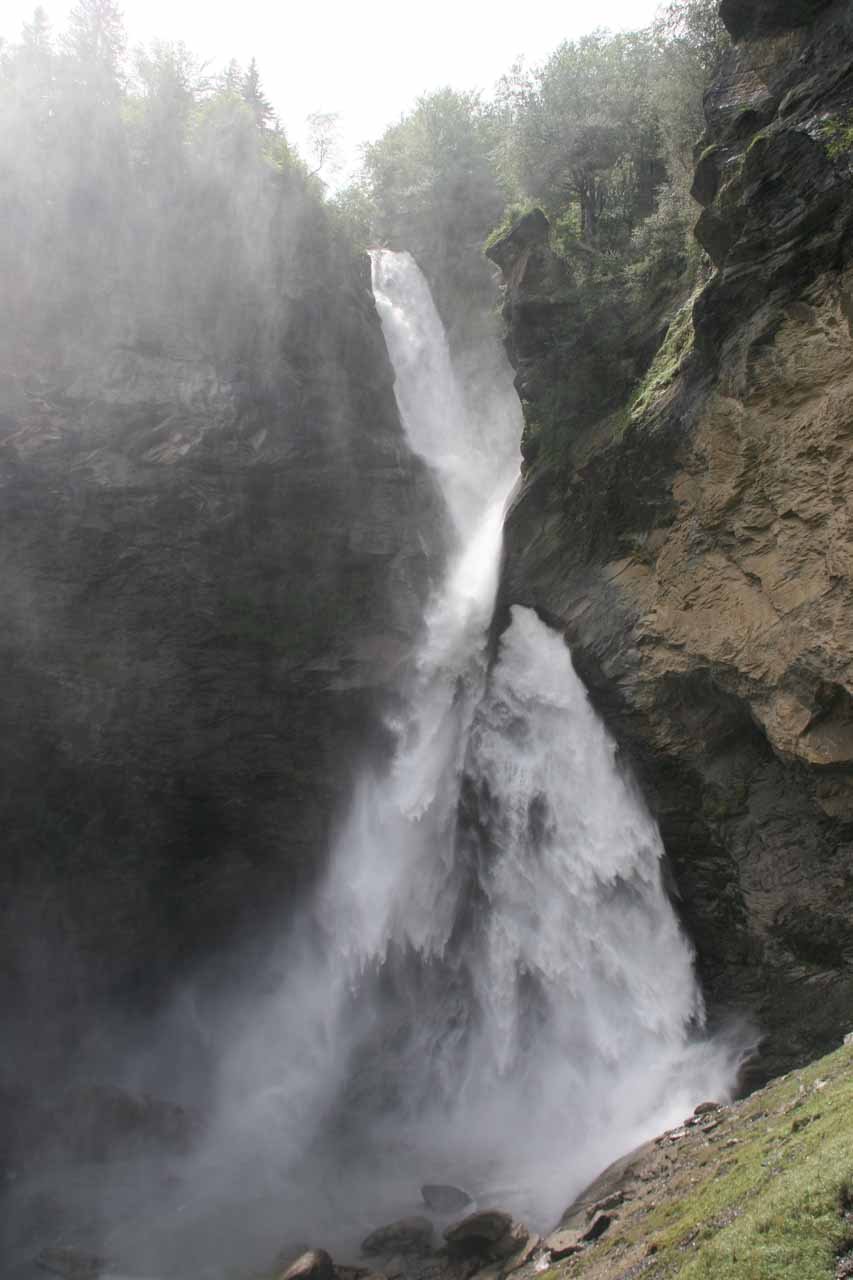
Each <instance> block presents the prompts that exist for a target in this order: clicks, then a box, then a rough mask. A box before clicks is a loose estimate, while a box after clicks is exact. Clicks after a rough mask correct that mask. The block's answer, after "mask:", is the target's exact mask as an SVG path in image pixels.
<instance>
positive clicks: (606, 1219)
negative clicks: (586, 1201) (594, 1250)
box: [581, 1213, 613, 1244]
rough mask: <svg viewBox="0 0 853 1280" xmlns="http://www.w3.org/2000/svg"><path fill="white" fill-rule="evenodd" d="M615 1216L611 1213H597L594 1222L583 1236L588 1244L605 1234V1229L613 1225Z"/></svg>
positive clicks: (582, 1238)
mask: <svg viewBox="0 0 853 1280" xmlns="http://www.w3.org/2000/svg"><path fill="white" fill-rule="evenodd" d="M612 1222H613V1216H612V1214H609V1213H597V1214H596V1215H595V1217H594V1218H593V1220H592V1222H591V1223H590V1224H589V1226H588V1227H587V1229H586V1231H584V1233H583V1235H582V1236H581V1240H583V1241H584V1242H585V1243H586V1244H592V1242H593V1241H594V1240H598V1239H600V1238H601V1236H603V1235H604V1233H605V1231H607V1230H608V1228H609V1227H610V1226H611V1224H612Z"/></svg>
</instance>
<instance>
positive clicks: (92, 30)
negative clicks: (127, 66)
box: [62, 0, 127, 82]
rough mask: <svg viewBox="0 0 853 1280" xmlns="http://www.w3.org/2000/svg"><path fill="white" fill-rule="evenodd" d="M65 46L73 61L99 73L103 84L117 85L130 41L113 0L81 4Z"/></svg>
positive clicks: (74, 13) (80, 1) (71, 19)
mask: <svg viewBox="0 0 853 1280" xmlns="http://www.w3.org/2000/svg"><path fill="white" fill-rule="evenodd" d="M62 43H63V46H64V48H65V51H66V52H67V53H68V54H70V56H71V57H72V58H74V59H76V61H77V62H79V63H80V64H82V66H83V67H85V68H87V69H88V70H89V71H90V72H96V73H99V74H100V78H101V79H102V80H103V81H104V82H106V81H113V82H116V81H118V79H119V75H120V71H121V66H122V62H123V60H124V55H125V49H126V45H127V41H126V38H125V32H124V22H123V20H122V15H121V10H120V9H119V8H118V6H117V5H116V4H115V3H114V0H78V3H77V4H76V5H75V6H74V8H73V9H72V10H71V13H70V14H69V17H68V28H67V30H66V32H65V35H64V37H63V42H62Z"/></svg>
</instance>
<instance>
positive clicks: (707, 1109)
mask: <svg viewBox="0 0 853 1280" xmlns="http://www.w3.org/2000/svg"><path fill="white" fill-rule="evenodd" d="M722 1109H723V1104H722V1103H721V1102H700V1103H699V1106H698V1107H694V1108H693V1114H694V1116H710V1115H713V1113H714V1112H715V1111H722Z"/></svg>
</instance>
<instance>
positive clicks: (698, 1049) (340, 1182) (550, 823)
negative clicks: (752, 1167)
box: [136, 250, 739, 1262]
mask: <svg viewBox="0 0 853 1280" xmlns="http://www.w3.org/2000/svg"><path fill="white" fill-rule="evenodd" d="M372 272H373V289H374V296H375V299H376V305H377V308H378V311H379V315H380V318H381V321H382V326H383V332H384V335H385V339H386V344H387V347H388V351H389V354H390V356H391V360H392V363H393V366H394V370H395V374H396V385H395V390H396V394H397V399H398V403H399V407H400V413H401V418H402V421H403V424H404V428H405V430H406V433H407V437H408V439H409V441H410V444H411V446H412V448H413V450H414V451H415V452H416V453H417V454H419V455H420V456H421V457H422V458H423V459H424V460H425V461H426V463H427V464H429V466H430V467H431V468H432V470H433V473H434V475H435V477H436V481H437V484H438V486H439V488H440V490H441V493H442V495H443V497H444V500H445V505H446V513H447V514H446V518H447V524H448V538H449V541H450V544H451V550H450V553H449V555H448V560H447V564H446V567H445V571H444V574H443V578H442V580H441V581H440V582H439V583H438V585H437V586H436V588H435V589H434V591H433V594H432V596H431V599H430V600H429V603H428V605H427V608H426V611H425V617H424V624H423V633H422V639H421V641H420V645H419V649H418V651H417V653H416V654H415V655H414V660H413V664H412V672H411V675H410V679H409V684H408V687H407V688H406V689H405V691H404V693H405V696H404V698H403V699H402V700H401V703H402V706H403V710H402V711H399V712H398V713H397V715H396V717H395V719H394V721H393V723H391V725H390V726H389V727H390V728H391V730H392V731H393V734H394V741H395V743H396V748H395V751H394V755H393V759H392V761H391V763H390V766H387V767H385V768H384V769H380V768H372V769H371V768H366V769H365V770H364V772H363V774H362V777H361V781H360V783H359V784H358V786H357V788H356V790H355V794H354V797H353V800H352V805H351V808H350V812H349V814H348V816H347V818H346V821H345V822H344V824H343V826H342V829H341V830H340V833H339V836H338V838H337V841H336V845H335V848H334V849H333V850H332V854H331V857H330V861H329V866H328V870H327V873H326V875H325V878H324V880H323V882H322V884H321V886H320V887H319V889H318V891H317V894H316V899H315V901H314V903H313V907H312V908H310V909H306V910H305V911H304V912H303V913H302V914H301V916H300V918H299V920H298V921H297V923H296V925H295V927H294V928H292V929H289V930H288V936H287V938H286V939H284V940H282V942H281V944H280V947H279V952H278V957H277V962H276V966H275V970H276V973H277V975H278V976H277V979H276V981H275V982H274V983H273V982H268V983H267V984H266V986H265V988H264V989H263V991H262V992H261V993H260V994H259V995H257V996H256V998H254V999H251V1000H249V1001H247V1003H246V1005H245V1007H243V1008H242V1009H241V1010H240V1012H239V1015H238V1016H236V1017H235V1018H234V1019H233V1024H232V1025H231V1027H230V1029H229V1034H228V1037H227V1039H228V1045H229V1047H228V1049H227V1051H226V1053H225V1055H224V1060H223V1063H222V1068H221V1073H220V1079H219V1086H218V1108H217V1112H216V1117H215V1120H214V1123H213V1125H212V1130H211V1134H210V1137H209V1139H208V1141H207V1142H206V1144H205V1146H204V1149H203V1151H202V1153H201V1155H200V1156H198V1157H197V1165H196V1173H195V1178H194V1182H195V1184H196V1185H197V1187H198V1188H199V1192H198V1201H197V1202H196V1203H195V1204H192V1203H190V1204H186V1205H184V1206H183V1208H182V1213H183V1217H182V1219H181V1221H180V1222H177V1223H176V1224H175V1226H174V1231H173V1235H174V1244H173V1246H172V1247H173V1250H174V1255H175V1257H181V1258H185V1257H186V1256H187V1251H188V1245H187V1238H188V1237H193V1238H197V1237H198V1236H199V1235H202V1236H207V1237H208V1238H209V1240H210V1239H216V1242H217V1243H216V1251H217V1257H218V1258H220V1259H223V1260H224V1261H225V1262H228V1261H229V1254H228V1248H229V1247H230V1246H231V1244H233V1250H234V1258H235V1259H239V1260H241V1261H243V1262H245V1260H246V1257H247V1247H246V1241H245V1238H244V1232H241V1231H238V1230H234V1222H235V1220H240V1221H242V1222H246V1221H251V1222H252V1241H253V1243H254V1245H255V1246H256V1247H257V1251H258V1257H259V1258H262V1257H264V1256H269V1250H270V1248H271V1247H272V1245H273V1243H277V1244H278V1245H279V1246H281V1245H282V1243H287V1242H292V1243H293V1245H294V1247H296V1245H297V1244H299V1245H300V1246H302V1245H304V1246H305V1247H307V1245H308V1244H312V1245H323V1247H325V1248H329V1249H331V1250H333V1251H334V1250H336V1249H342V1250H345V1251H347V1252H348V1254H349V1255H350V1256H356V1255H357V1251H358V1243H359V1241H360V1239H361V1238H362V1237H363V1236H364V1235H366V1234H367V1232H368V1231H369V1230H370V1229H371V1228H373V1227H376V1226H378V1225H381V1224H382V1223H383V1222H388V1221H391V1220H392V1219H394V1218H399V1217H403V1216H405V1215H407V1214H409V1215H411V1214H415V1213H419V1212H423V1211H424V1210H423V1205H422V1203H421V1200H420V1195H419V1188H420V1186H421V1184H422V1183H425V1182H449V1183H453V1184H457V1185H460V1186H463V1187H465V1188H466V1189H467V1190H468V1191H469V1193H470V1194H471V1196H472V1197H473V1200H474V1203H475V1205H480V1206H482V1207H489V1206H492V1207H493V1206H499V1207H501V1208H505V1209H507V1210H509V1211H510V1212H512V1213H513V1214H514V1215H515V1216H517V1217H520V1218H522V1219H523V1220H524V1221H526V1222H527V1223H528V1224H530V1225H531V1226H532V1227H535V1228H536V1229H539V1230H541V1229H543V1228H548V1227H550V1226H552V1225H553V1224H554V1222H555V1221H556V1220H557V1219H558V1218H559V1215H560V1213H561V1211H562V1209H564V1208H565V1206H566V1205H567V1204H568V1203H569V1201H570V1200H571V1199H572V1197H573V1196H574V1195H575V1194H576V1193H577V1192H578V1191H579V1190H580V1189H581V1188H582V1187H583V1186H584V1185H586V1183H588V1182H589V1180H590V1179H591V1178H592V1177H594V1176H595V1175H596V1174H597V1173H598V1172H599V1171H600V1170H601V1169H602V1168H603V1167H604V1166H605V1165H607V1164H608V1163H609V1162H610V1161H611V1160H613V1159H615V1158H617V1157H618V1156H619V1155H621V1154H623V1153H624V1152H626V1151H627V1150H629V1149H630V1148H632V1147H633V1146H635V1145H637V1144H638V1143H639V1142H641V1141H643V1140H644V1139H646V1138H648V1137H651V1136H652V1135H654V1134H656V1133H658V1132H660V1131H661V1130H662V1129H663V1128H665V1127H667V1126H669V1125H672V1124H675V1123H678V1122H679V1121H681V1120H682V1119H683V1118H684V1117H685V1116H686V1115H687V1114H689V1112H690V1110H691V1109H692V1108H693V1107H694V1106H695V1105H696V1104H697V1103H698V1102H700V1101H702V1100H704V1099H706V1098H723V1097H726V1096H728V1095H729V1094H730V1091H731V1088H732V1085H733V1082H734V1078H735V1074H736V1069H737V1065H738V1059H739V1054H738V1050H737V1047H736V1046H735V1044H734V1043H733V1041H732V1040H728V1039H727V1038H726V1037H716V1038H711V1037H709V1036H707V1035H706V1033H705V1032H704V1030H703V1026H704V1008H703V1002H702V997H701V992H700V990H699V987H698V984H697V981H696V978H695V975H694V969H693V955H692V950H691V947H690V944H689V942H688V941H687V939H686V938H685V937H684V935H683V933H682V932H681V929H680V927H679V924H678V922H677V919H676V916H675V913H674V911H673V908H672V905H671V903H670V901H669V899H668V897H667V894H666V892H665V889H664V885H663V881H662V874H661V867H662V858H663V847H662V844H661V840H660V836H659V834H658V830H657V826H656V824H655V822H654V820H653V818H652V817H651V815H650V813H649V812H648V810H647V808H646V806H645V804H644V802H643V800H642V798H641V796H640V794H639V792H638V790H637V788H636V786H635V785H634V783H633V782H632V780H631V778H630V777H629V776H627V775H626V773H625V771H624V770H623V768H622V767H621V766H620V763H619V761H618V759H617V751H616V746H615V744H614V742H613V741H612V739H611V738H610V737H609V735H608V733H607V731H606V729H605V728H604V726H603V724H602V723H601V721H600V720H599V719H598V717H597V715H596V713H595V712H594V710H593V708H592V707H591V705H590V702H589V699H588V696H587V694H586V691H585V689H584V687H583V685H582V683H581V681H580V680H579V678H578V676H577V675H576V673H575V671H574V668H573V665H572V660H571V655H570V653H569V650H568V648H567V646H566V645H565V643H564V641H563V639H562V637H561V636H560V635H558V634H557V633H555V632H554V631H552V630H550V629H549V628H548V627H547V626H546V625H545V623H544V622H542V621H541V620H540V619H539V617H538V616H537V615H536V613H535V612H534V611H533V610H531V609H529V608H523V607H519V606H514V607H513V608H512V609H511V617H510V623H509V626H508V627H507V628H506V630H505V631H504V633H503V635H502V636H501V637H500V640H499V644H498V648H497V654H496V656H495V655H494V654H493V655H492V660H491V662H490V656H489V629H490V625H491V623H492V615H493V610H494V606H495V599H496V594H497V589H498V579H499V571H500V560H501V543H502V523H503V517H504V512H505V509H506V505H507V502H508V500H509V498H510V495H511V492H512V489H513V487H514V485H515V483H516V481H517V477H518V466H519V455H518V442H519V439H520V435H521V425H522V423H521V410H520V406H519V402H518V399H517V396H516V395H515V392H514V390H513V388H512V385H511V382H510V380H509V377H508V378H507V394H506V396H505V397H504V400H505V404H504V407H503V412H502V413H498V414H495V413H493V412H490V413H489V414H488V418H487V420H484V418H483V415H481V414H478V413H477V409H476V406H474V407H473V408H472V407H471V406H470V405H466V403H465V398H464V395H463V393H462V391H461V390H460V388H459V387H458V385H457V381H456V378H455V375H454V371H453V363H452V360H451V354H450V352H449V350H448V344H447V339H446V336H445V333H444V330H443V327H442V324H441V321H440V319H439V316H438V314H437V311H436V308H435V306H434V304H433V301H432V298H431V295H430V291H429V288H428V286H427V283H426V281H425V279H424V277H423V275H422V274H421V272H420V270H419V268H418V267H417V265H416V263H415V262H414V260H413V259H412V257H411V256H410V255H409V254H407V253H396V252H391V251H387V250H377V251H374V252H373V253H372ZM235 1186H236V1187H237V1188H238V1189H239V1192H238V1197H237V1204H236V1205H235ZM240 1195H242V1196H243V1197H244V1202H243V1203H242V1205H241V1204H240V1203H239V1196H240ZM211 1204H213V1205H217V1204H218V1205H220V1206H225V1205H228V1206H230V1208H229V1210H228V1211H226V1210H225V1209H224V1208H223V1209H222V1211H221V1212H219V1211H217V1212H215V1213H213V1214H212V1213H211V1209H210V1205H211ZM214 1218H215V1222H214V1221H213V1219H214ZM200 1224H201V1225H200ZM199 1247H200V1246H199ZM140 1248H141V1246H140V1244H139V1242H138V1241H137V1244H136V1250H137V1255H138V1256H139V1255H140ZM160 1248H161V1252H162V1246H160ZM193 1248H196V1245H194V1246H193ZM191 1251H192V1250H190V1252H191ZM202 1252H203V1250H202ZM141 1256H143V1257H144V1249H143V1250H142V1253H141Z"/></svg>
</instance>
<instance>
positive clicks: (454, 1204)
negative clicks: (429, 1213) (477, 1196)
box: [421, 1182, 473, 1213]
mask: <svg viewBox="0 0 853 1280" xmlns="http://www.w3.org/2000/svg"><path fill="white" fill-rule="evenodd" d="M421 1196H422V1197H423V1202H424V1204H425V1205H426V1206H427V1208H428V1209H433V1210H434V1211H435V1212H436V1213H456V1211H457V1210H458V1209H464V1208H465V1206H466V1205H469V1204H472V1203H473V1201H472V1199H471V1196H469V1195H468V1192H467V1191H463V1190H462V1188H461V1187H454V1186H451V1185H450V1184H449V1183H439V1182H435V1183H432V1182H427V1183H424V1185H423V1186H422V1187H421Z"/></svg>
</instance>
